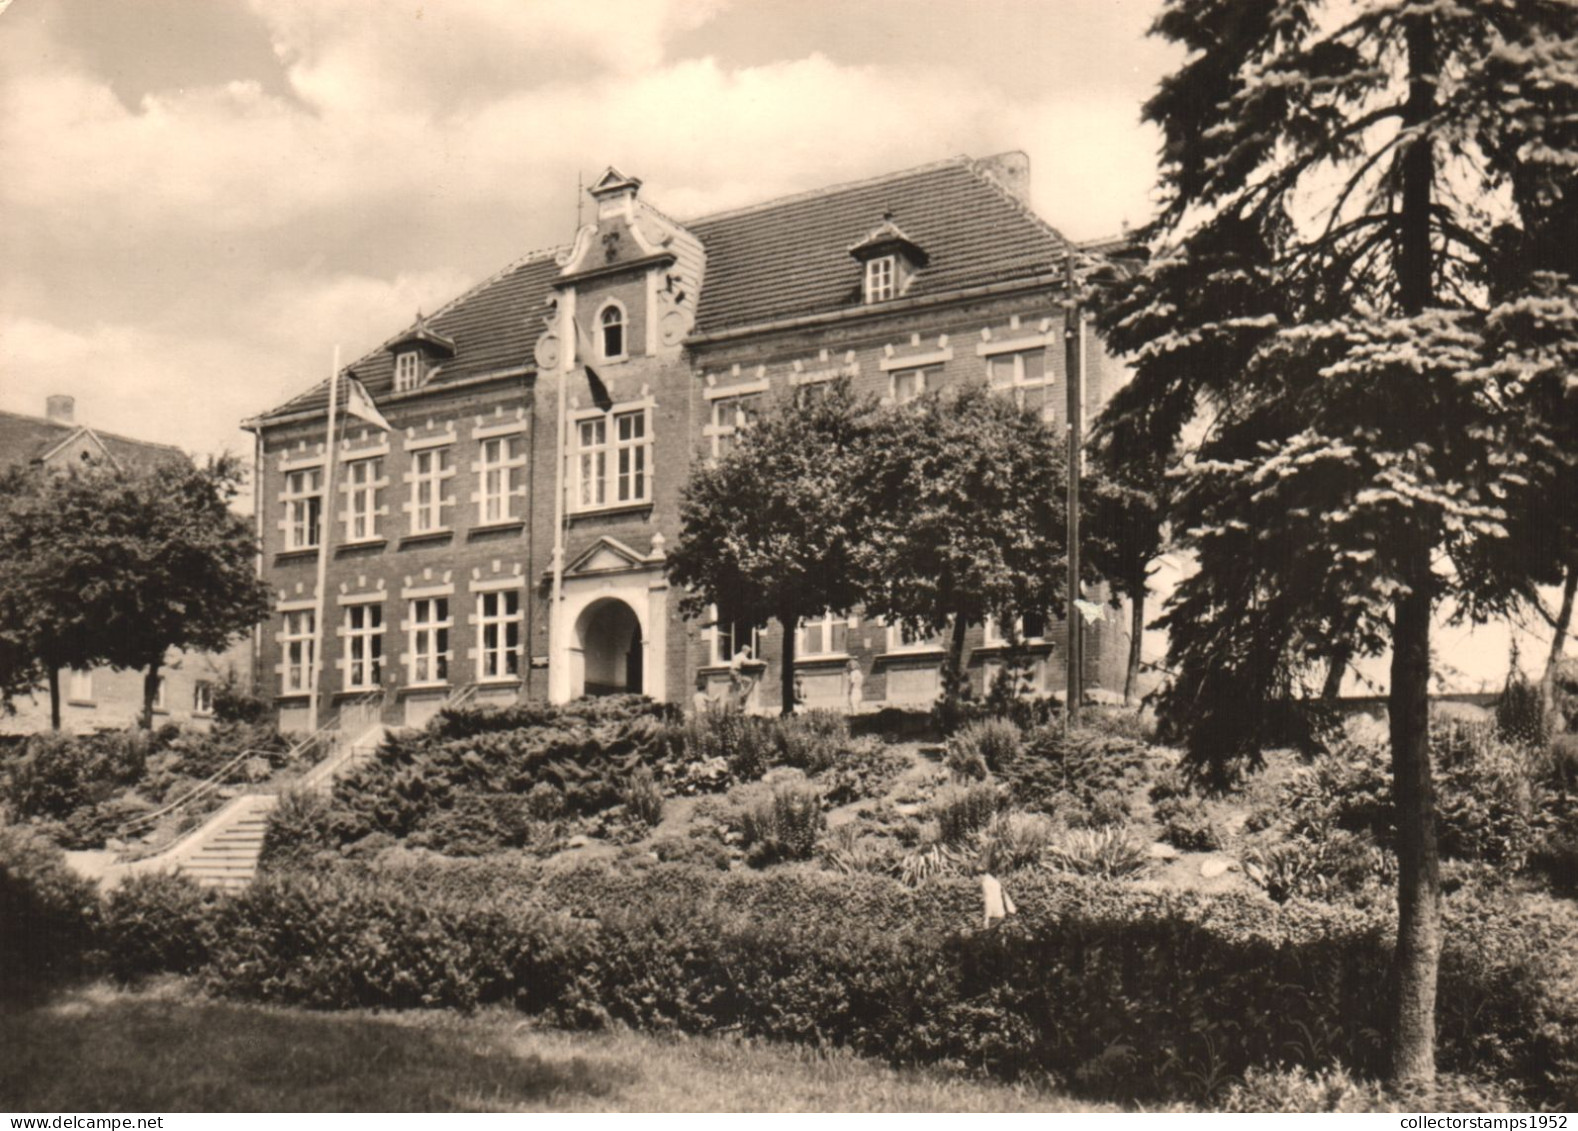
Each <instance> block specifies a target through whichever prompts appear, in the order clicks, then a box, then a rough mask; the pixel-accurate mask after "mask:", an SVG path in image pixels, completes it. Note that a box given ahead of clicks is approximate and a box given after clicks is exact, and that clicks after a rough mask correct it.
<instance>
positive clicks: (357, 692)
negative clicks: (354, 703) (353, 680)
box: [330, 684, 383, 703]
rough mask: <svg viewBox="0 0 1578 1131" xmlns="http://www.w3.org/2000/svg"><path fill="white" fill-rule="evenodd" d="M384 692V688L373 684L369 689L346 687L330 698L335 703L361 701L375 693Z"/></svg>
mask: <svg viewBox="0 0 1578 1131" xmlns="http://www.w3.org/2000/svg"><path fill="white" fill-rule="evenodd" d="M382 690H383V688H382V687H379V686H378V685H377V684H372V685H370V686H367V687H345V688H341V689H340V690H339V691H336V692H335V693H334V694H333V695H331V696H330V698H331V699H333V700H334V702H336V703H339V702H341V701H342V700H345V699H361V698H363V697H364V696H367V695H371V694H372V693H373V692H375V691H382Z"/></svg>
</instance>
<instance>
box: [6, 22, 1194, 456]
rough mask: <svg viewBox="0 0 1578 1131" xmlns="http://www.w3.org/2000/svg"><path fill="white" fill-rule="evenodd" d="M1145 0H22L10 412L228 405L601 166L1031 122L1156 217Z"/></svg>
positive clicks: (566, 216)
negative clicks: (69, 403) (1144, 109)
mask: <svg viewBox="0 0 1578 1131" xmlns="http://www.w3.org/2000/svg"><path fill="white" fill-rule="evenodd" d="M1155 8H1156V3H1155V2H1154V0H1055V2H1053V0H842V2H838V0H732V2H731V0H436V2H435V0H14V2H13V3H11V4H10V6H9V7H6V8H4V10H3V13H0V153H3V154H4V155H5V156H4V163H3V172H0V408H4V409H11V410H14V411H21V412H34V413H37V412H41V411H42V405H43V400H44V397H45V395H46V394H48V393H51V392H66V393H73V394H75V396H76V397H77V405H78V418H79V419H80V420H83V421H85V422H87V423H89V424H95V425H99V426H102V427H105V428H109V429H112V430H118V431H124V432H129V433H132V434H135V435H138V436H144V437H147V438H150V439H159V440H165V441H169V442H172V443H176V444H179V445H180V446H182V447H183V448H186V449H188V450H191V451H197V452H212V451H219V450H224V449H227V448H228V449H230V450H233V451H237V452H240V453H244V454H247V455H250V451H251V448H250V439H249V437H247V436H246V435H245V434H244V433H241V432H239V431H238V430H237V428H236V424H237V422H238V421H239V420H241V419H242V418H243V417H245V416H248V415H250V414H253V413H256V412H259V411H262V410H264V409H267V408H269V407H271V406H272V405H274V404H276V403H278V402H279V401H281V400H283V399H285V398H286V397H288V396H290V395H292V394H294V393H295V392H297V391H299V390H300V389H301V388H303V387H305V386H307V385H309V384H311V383H312V382H315V381H317V380H319V379H321V378H322V377H323V376H324V375H325V374H326V373H327V371H328V369H329V366H330V359H331V356H332V351H333V349H334V347H335V345H336V344H339V345H340V346H342V347H343V349H344V351H345V357H346V360H347V361H349V360H350V359H352V358H354V357H355V356H356V355H358V354H359V353H361V352H362V351H364V350H366V349H368V348H371V347H373V346H375V345H377V344H378V343H379V342H381V341H382V340H384V339H385V338H386V337H388V336H389V335H390V334H391V333H393V332H395V331H397V330H399V329H400V328H401V327H403V326H404V325H405V324H406V323H407V322H408V321H409V320H410V318H411V317H412V316H413V314H415V312H416V311H417V310H418V309H419V308H420V309H424V310H431V309H433V308H434V307H435V306H437V305H438V304H439V303H441V302H443V301H444V300H446V299H448V298H450V297H452V296H453V295H454V294H456V293H457V292H459V291H461V290H463V289H464V288H466V287H468V286H470V285H471V284H472V283H474V282H476V281H478V280H480V279H483V278H485V277H487V276H488V275H490V274H492V273H493V272H494V271H496V270H497V269H499V268H500V267H502V266H503V265H505V264H506V263H508V262H510V261H511V260H513V259H516V258H518V257H519V256H521V255H522V254H524V253H526V252H527V251H530V250H532V249H534V248H538V247H543V246H548V245H555V244H560V243H564V242H566V241H568V240H569V238H570V236H571V234H572V232H573V228H574V224H575V214H576V195H577V194H576V180H577V176H578V175H584V176H585V177H586V178H587V179H588V181H590V180H591V179H592V178H593V177H595V176H596V174H597V173H598V172H600V171H601V169H602V168H603V167H604V166H606V165H609V164H613V165H617V166H618V167H619V168H620V169H622V170H624V171H625V172H627V173H631V174H634V175H637V176H640V177H642V178H643V179H644V180H645V182H646V188H645V189H644V190H643V194H644V195H645V196H646V197H647V198H649V199H651V200H652V201H653V202H654V203H656V204H657V205H658V206H659V207H661V208H663V209H664V210H665V211H666V212H668V213H669V214H670V215H673V216H676V217H680V218H683V217H687V216H698V215H702V214H705V213H707V212H710V211H714V210H717V209H721V208H728V207H733V206H737V205H741V204H748V203H752V202H755V201H760V200H765V199H770V198H772V197H775V196H779V195H783V194H786V193H792V192H798V191H801V190H804V189H808V188H815V187H817V186H820V185H826V184H832V183H836V182H839V181H844V180H850V179H854V178H859V177H864V176H870V175H873V174H877V173H882V172H887V171H890V170H894V169H900V168H905V167H908V166H912V165H918V164H924V163H926V162H930V161H935V160H938V159H940V158H943V157H948V156H952V155H954V154H958V153H969V154H974V155H986V154H990V153H995V152H1000V151H1002V150H1005V149H1023V150H1025V151H1026V152H1028V153H1029V155H1030V157H1031V162H1032V176H1033V183H1034V192H1035V198H1036V202H1037V205H1038V207H1039V209H1040V211H1041V213H1042V215H1043V216H1045V217H1046V218H1047V219H1048V220H1050V221H1051V222H1052V223H1054V224H1056V225H1058V226H1060V227H1061V228H1063V229H1064V230H1065V231H1067V232H1068V233H1069V234H1071V235H1074V236H1098V235H1104V234H1107V233H1109V232H1114V231H1117V230H1118V229H1119V227H1120V225H1121V224H1122V223H1123V222H1125V221H1128V222H1130V223H1140V222H1142V221H1143V220H1145V219H1146V218H1147V215H1148V212H1149V197H1150V190H1151V184H1152V180H1153V177H1154V170H1155V149H1156V138H1155V135H1154V133H1153V132H1152V131H1150V130H1149V129H1148V128H1147V127H1144V126H1143V125H1142V124H1141V123H1140V120H1139V119H1140V105H1141V103H1142V101H1143V100H1144V99H1145V97H1146V96H1147V94H1148V93H1149V91H1150V90H1151V89H1152V88H1153V87H1154V85H1155V82H1156V80H1157V79H1158V77H1160V76H1161V75H1162V74H1163V73H1164V72H1165V71H1166V70H1167V69H1168V67H1169V66H1170V65H1171V64H1172V63H1173V61H1174V57H1173V54H1172V51H1173V49H1171V48H1169V47H1168V46H1167V45H1165V44H1162V43H1159V42H1156V41H1151V40H1148V39H1147V38H1146V36H1145V29H1146V27H1147V25H1148V23H1149V21H1150V19H1151V16H1152V14H1153V12H1154V10H1155Z"/></svg>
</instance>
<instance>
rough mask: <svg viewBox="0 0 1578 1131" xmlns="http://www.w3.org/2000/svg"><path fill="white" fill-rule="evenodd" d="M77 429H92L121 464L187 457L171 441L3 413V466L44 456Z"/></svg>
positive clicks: (0, 423) (0, 434)
mask: <svg viewBox="0 0 1578 1131" xmlns="http://www.w3.org/2000/svg"><path fill="white" fill-rule="evenodd" d="M78 432H89V433H91V434H92V435H94V436H95V437H97V438H98V440H99V442H100V443H101V444H103V445H104V448H105V450H106V451H108V452H109V454H110V457H111V458H112V459H114V460H115V462H116V463H118V464H120V465H121V466H122V467H128V468H146V467H152V466H154V465H156V464H160V463H164V462H165V461H166V460H172V459H186V458H187V457H186V455H185V453H184V452H182V451H181V449H180V448H177V447H174V446H173V445H170V444H156V443H152V442H150V441H148V440H133V439H131V438H130V437H128V436H117V435H116V434H115V433H113V432H103V431H100V430H99V429H97V428H87V427H85V426H83V425H81V424H61V423H59V422H58V421H54V420H50V419H48V418H46V417H42V416H25V415H23V414H22V413H18V412H0V467H12V466H14V465H16V464H19V463H31V462H33V461H34V460H37V459H42V458H43V457H44V456H45V455H47V454H49V453H50V452H51V451H53V450H54V449H55V448H58V447H59V446H60V445H61V444H62V443H63V442H64V441H65V440H67V439H69V438H70V437H72V436H75V435H76V434H77V433H78Z"/></svg>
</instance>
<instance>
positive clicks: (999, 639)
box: [985, 613, 1047, 648]
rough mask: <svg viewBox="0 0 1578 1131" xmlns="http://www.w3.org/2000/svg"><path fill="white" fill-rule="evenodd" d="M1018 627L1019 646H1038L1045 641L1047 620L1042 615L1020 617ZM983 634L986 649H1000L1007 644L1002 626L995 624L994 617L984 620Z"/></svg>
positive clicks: (1031, 614) (1034, 614) (1032, 614)
mask: <svg viewBox="0 0 1578 1131" xmlns="http://www.w3.org/2000/svg"><path fill="white" fill-rule="evenodd" d="M1018 627H1019V642H1020V643H1021V644H1040V643H1042V642H1044V641H1045V639H1046V634H1047V618H1046V616H1045V615H1044V614H1042V613H1030V614H1028V615H1026V616H1022V617H1020V618H1019V621H1018ZM985 632H986V646H987V647H988V648H1000V647H1002V646H1003V645H1005V644H1007V643H1008V637H1006V636H1005V635H1003V629H1002V626H1001V625H1000V624H998V623H997V618H996V617H987V618H986V626H985Z"/></svg>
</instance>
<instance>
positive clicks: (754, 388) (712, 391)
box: [701, 377, 773, 401]
mask: <svg viewBox="0 0 1578 1131" xmlns="http://www.w3.org/2000/svg"><path fill="white" fill-rule="evenodd" d="M772 387H773V386H772V382H771V381H769V380H768V379H767V378H765V377H762V378H759V379H758V380H755V381H742V382H741V383H740V384H738V385H715V386H713V387H711V388H707V389H703V390H702V391H701V395H702V396H703V397H705V398H706V399H707V400H709V401H711V400H721V399H723V398H726V397H749V396H754V395H755V394H757V393H765V392H768V391H769V390H771V389H772Z"/></svg>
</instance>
